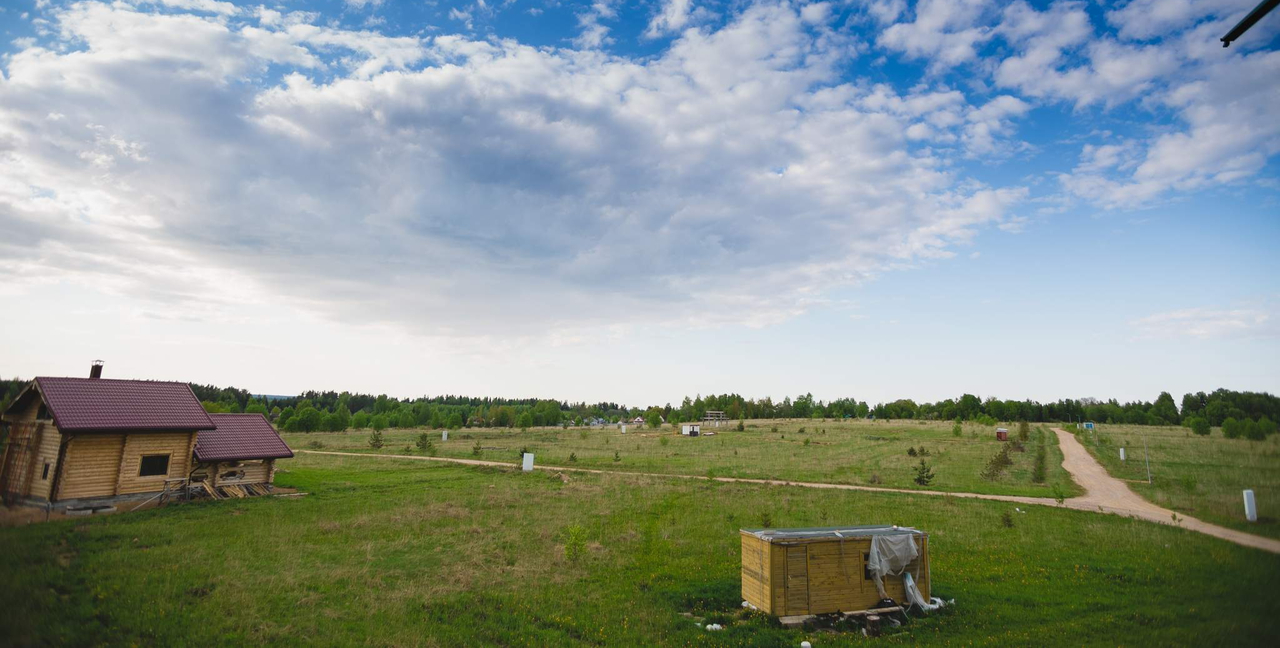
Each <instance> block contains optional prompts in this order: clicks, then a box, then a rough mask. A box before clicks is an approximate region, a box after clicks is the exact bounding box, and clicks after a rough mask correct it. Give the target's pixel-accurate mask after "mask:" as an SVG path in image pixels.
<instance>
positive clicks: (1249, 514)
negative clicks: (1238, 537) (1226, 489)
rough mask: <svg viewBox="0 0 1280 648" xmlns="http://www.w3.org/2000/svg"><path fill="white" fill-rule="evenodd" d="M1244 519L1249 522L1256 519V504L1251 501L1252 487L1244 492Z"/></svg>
mask: <svg viewBox="0 0 1280 648" xmlns="http://www.w3.org/2000/svg"><path fill="white" fill-rule="evenodd" d="M1244 519H1246V520H1248V521H1250V522H1257V521H1258V504H1257V502H1254V501H1253V489H1252V488H1250V489H1247V490H1245V492H1244Z"/></svg>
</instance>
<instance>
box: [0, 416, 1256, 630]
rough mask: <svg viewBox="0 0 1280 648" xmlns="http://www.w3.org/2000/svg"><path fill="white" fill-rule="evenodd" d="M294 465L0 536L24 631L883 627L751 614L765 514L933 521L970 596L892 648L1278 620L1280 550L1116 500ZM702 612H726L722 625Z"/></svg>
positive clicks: (940, 555)
mask: <svg viewBox="0 0 1280 648" xmlns="http://www.w3.org/2000/svg"><path fill="white" fill-rule="evenodd" d="M788 437H790V435H788ZM712 438H714V437H712ZM283 468H284V470H283V471H282V472H281V473H280V474H279V475H278V482H279V483H280V484H281V485H287V486H294V487H297V488H300V489H302V490H304V491H307V492H309V493H310V495H308V496H306V497H302V498H292V499H285V498H256V499H250V500H231V501H220V502H206V503H196V504H187V505H179V506H172V507H169V508H166V509H159V510H152V511H145V512H139V513H133V514H122V515H115V516H108V517H103V518H97V519H87V520H84V521H79V520H65V521H57V522H51V523H45V524H37V525H32V526H28V527H21V528H6V529H0V574H3V576H4V579H5V587H4V588H2V589H0V627H3V628H4V633H5V637H6V641H5V643H6V644H8V645H89V644H95V645H97V644H108V645H137V644H141V645H214V644H218V645H226V644H236V643H246V642H248V643H262V644H281V645H298V644H326V645H345V644H375V645H441V646H444V645H448V646H457V645H467V646H476V645H494V644H498V645H610V646H613V645H655V644H660V645H689V644H696V645H762V646H775V645H791V646H795V645H799V642H800V641H801V640H804V639H808V640H810V641H812V642H814V645H815V646H831V645H844V644H853V643H860V642H861V641H863V639H862V637H861V635H853V634H825V633H822V632H812V633H807V632H805V631H799V630H783V629H781V628H780V627H778V626H777V625H776V624H775V623H773V622H772V621H770V620H768V619H765V618H762V617H758V616H757V617H747V618H740V617H739V615H740V612H741V608H740V607H739V603H740V600H741V599H740V596H739V571H738V570H739V539H738V534H737V530H738V529H739V528H740V527H747V526H758V525H760V524H762V521H763V518H764V517H766V516H767V517H769V518H771V520H770V521H771V522H772V524H773V525H776V526H811V525H833V524H866V523H897V524H903V525H912V526H916V527H919V528H922V529H925V530H927V531H928V532H929V533H930V534H931V541H930V553H931V556H932V564H933V580H934V590H935V595H938V596H943V597H947V598H952V597H954V598H955V599H956V600H957V604H956V605H955V606H954V607H953V608H951V609H949V610H946V611H944V612H943V613H940V614H936V615H934V616H931V617H927V618H921V619H915V620H913V621H912V622H910V623H909V624H907V625H906V626H904V627H903V628H901V629H897V630H896V631H894V632H893V633H892V634H891V635H890V636H887V637H885V638H883V639H882V640H880V641H882V642H883V643H886V644H943V643H950V644H964V643H997V644H1006V645H1072V646H1075V645H1082V644H1107V645H1116V644H1128V645H1166V644H1217V643H1230V644H1233V645H1241V644H1245V645H1247V644H1266V643H1269V642H1270V641H1271V640H1273V639H1274V637H1275V636H1276V633H1277V632H1280V601H1277V600H1276V599H1275V597H1272V596H1268V595H1267V593H1268V592H1269V591H1270V588H1271V586H1272V585H1273V584H1274V583H1275V582H1276V581H1277V579H1278V578H1280V556H1275V555H1271V554H1267V553H1264V552H1261V551H1257V550H1252V549H1246V548H1243V547H1239V546H1236V545H1233V544H1229V543H1227V542H1223V541H1220V540H1215V539H1212V538H1208V537H1205V536H1202V535H1199V534H1195V533H1192V532H1189V531H1186V530H1183V529H1178V528H1175V527H1171V526H1164V525H1155V524H1150V523H1145V522H1138V521H1134V520H1130V519H1126V518H1121V517H1117V516H1104V515H1098V514H1093V513H1088V512H1080V511H1071V510H1065V509H1057V508H1051V507H1031V508H1030V510H1029V511H1028V512H1026V513H1018V512H1016V511H1014V507H1013V506H1012V505H1007V504H1003V503H998V502H982V501H972V500H961V499H958V498H939V497H932V496H913V495H906V494H879V493H850V492H833V491H813V490H807V489H797V488H788V487H765V486H754V485H745V484H718V483H709V482H688V481H684V480H667V479H661V478H648V477H639V476H618V475H573V476H572V477H571V480H570V481H569V482H568V483H563V482H562V481H561V480H560V479H558V478H556V477H555V476H554V475H548V474H545V473H532V474H522V473H519V472H516V471H508V470H504V469H484V468H472V467H462V466H455V465H445V464H434V463H430V462H418V461H399V460H395V459H379V458H367V459H366V458H344V457H333V456H317V455H304V456H302V457H300V458H298V459H295V460H291V461H288V462H285V463H284V466H283ZM1005 513H1009V514H1010V516H1011V520H1012V525H1013V526H1012V527H1008V526H1006V525H1005V524H1004V523H1003V521H1002V516H1003V514H1005ZM574 527H579V528H580V529H581V532H580V533H575V532H571V531H570V530H571V529H572V528H574ZM571 537H578V538H579V542H578V543H574V542H571V541H569V538H571ZM567 542H569V543H570V544H573V545H574V546H577V547H578V548H580V549H581V557H580V558H579V559H577V560H576V561H571V560H569V559H568V558H566V546H565V545H566V543H567ZM682 613H692V614H694V615H697V616H699V617H703V618H705V619H707V621H709V622H710V621H719V622H722V623H725V624H727V626H728V627H727V629H726V630H724V631H722V632H719V633H711V632H706V631H703V630H700V629H699V628H698V627H697V626H695V625H694V622H693V621H692V620H691V619H689V618H687V617H685V616H682Z"/></svg>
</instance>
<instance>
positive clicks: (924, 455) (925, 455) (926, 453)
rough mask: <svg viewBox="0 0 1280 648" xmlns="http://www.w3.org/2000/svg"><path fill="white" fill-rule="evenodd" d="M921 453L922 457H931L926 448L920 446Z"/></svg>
mask: <svg viewBox="0 0 1280 648" xmlns="http://www.w3.org/2000/svg"><path fill="white" fill-rule="evenodd" d="M919 452H920V456H921V457H927V456H929V451H928V450H925V449H924V446H920V450H919Z"/></svg>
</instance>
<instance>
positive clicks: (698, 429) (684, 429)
mask: <svg viewBox="0 0 1280 648" xmlns="http://www.w3.org/2000/svg"><path fill="white" fill-rule="evenodd" d="M680 434H683V435H685V436H698V435H699V434H702V426H701V425H699V424H697V423H684V424H681V425H680Z"/></svg>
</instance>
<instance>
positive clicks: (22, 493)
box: [0, 365, 214, 503]
mask: <svg viewBox="0 0 1280 648" xmlns="http://www.w3.org/2000/svg"><path fill="white" fill-rule="evenodd" d="M100 372H101V365H95V366H94V369H93V372H92V373H91V376H93V377H90V378H46V377H41V378H36V379H35V380H34V381H32V382H31V384H29V385H28V386H27V387H26V389H24V390H23V391H22V393H20V394H19V395H18V397H17V399H15V400H14V402H13V404H12V405H10V406H9V408H8V409H7V410H5V411H4V413H3V414H2V415H0V421H3V424H4V425H5V427H7V428H8V435H7V437H6V439H5V444H4V452H3V458H2V459H0V494H2V495H3V496H4V499H5V501H6V502H8V503H14V502H32V503H41V502H59V501H67V500H78V499H85V498H102V497H118V496H129V495H136V494H141V493H153V492H159V491H163V490H165V489H166V488H168V487H169V486H171V485H173V484H178V483H182V482H185V480H186V478H187V473H188V472H189V471H190V470H191V452H192V450H193V449H194V448H195V445H196V434H197V433H198V432H200V431H202V430H212V429H213V428H214V424H213V421H212V420H210V418H209V416H208V415H207V414H206V413H205V411H204V408H203V407H201V405H200V401H198V400H196V397H195V394H193V393H192V392H191V387H190V386H189V385H187V384H185V383H177V382H158V381H145V380H106V379H101V378H98V377H97V376H99V375H100Z"/></svg>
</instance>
